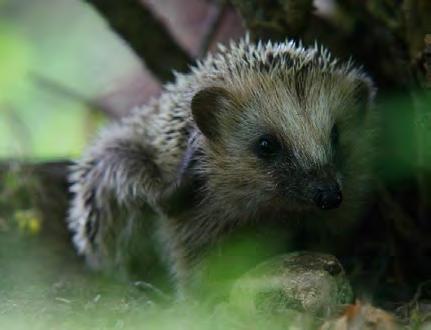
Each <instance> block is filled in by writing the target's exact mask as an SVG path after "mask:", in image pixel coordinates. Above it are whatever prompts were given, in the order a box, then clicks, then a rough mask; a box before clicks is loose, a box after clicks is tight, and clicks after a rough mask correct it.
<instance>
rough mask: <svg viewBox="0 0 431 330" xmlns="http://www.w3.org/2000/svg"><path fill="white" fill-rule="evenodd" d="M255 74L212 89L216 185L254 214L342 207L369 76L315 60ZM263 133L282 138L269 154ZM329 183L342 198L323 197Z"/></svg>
mask: <svg viewBox="0 0 431 330" xmlns="http://www.w3.org/2000/svg"><path fill="white" fill-rule="evenodd" d="M246 81H247V80H246ZM249 81H250V82H251V83H250V84H242V85H241V86H238V87H237V88H232V89H229V92H228V91H227V89H221V90H220V91H219V92H220V95H215V96H211V95H210V96H209V97H210V98H211V97H216V98H218V100H217V101H216V103H215V105H214V107H216V108H217V109H212V111H214V112H215V113H216V116H215V117H214V118H213V119H212V120H213V121H214V122H213V123H211V125H213V127H212V129H211V130H212V131H213V132H214V133H211V134H206V135H207V147H208V150H207V154H208V158H207V162H206V166H203V168H204V169H205V170H206V171H207V173H206V174H208V176H207V177H208V178H209V182H208V190H209V191H212V190H214V191H217V192H218V194H220V191H223V193H222V194H221V195H222V196H223V199H224V200H225V201H226V202H225V205H226V203H229V201H230V202H232V204H233V205H235V207H236V208H241V210H244V209H248V210H250V211H251V212H252V213H253V212H257V213H258V210H264V211H267V210H268V209H272V210H273V211H274V212H278V211H280V209H281V210H285V211H289V210H294V211H299V210H304V209H316V206H317V207H318V208H322V209H326V208H328V209H329V208H335V207H338V206H339V204H341V199H342V194H343V186H344V181H345V180H346V176H348V175H349V173H348V171H347V169H346V168H344V167H345V166H344V165H345V164H343V163H345V161H346V160H347V159H348V158H349V153H350V154H352V155H353V154H354V153H355V152H354V150H355V149H357V148H358V144H359V143H360V142H361V141H360V140H359V139H357V138H355V135H356V134H355V132H356V133H358V134H359V133H360V132H364V126H365V124H366V122H365V119H364V118H365V117H366V115H367V114H366V112H367V110H366V109H365V107H366V106H367V103H368V98H369V93H371V90H370V87H369V86H368V85H367V82H366V81H363V80H360V79H358V78H353V77H350V76H345V75H342V74H341V73H337V72H333V73H328V72H322V71H318V70H310V69H308V68H307V67H305V68H304V69H303V70H302V71H299V72H298V73H297V74H296V76H293V77H292V76H282V75H280V76H278V77H277V76H275V77H274V76H269V75H267V76H266V75H265V74H260V75H259V76H256V77H253V78H250V79H249ZM223 91H224V92H223ZM216 94H217V93H216ZM210 103H211V102H210ZM210 110H211V109H210ZM207 120H211V118H210V119H207ZM197 122H198V123H199V121H197ZM345 132H348V133H346V134H344V133H345ZM204 134H205V132H204ZM262 137H263V138H265V137H270V138H272V139H273V140H274V141H272V142H273V143H276V144H277V145H278V147H277V150H276V151H275V152H274V155H272V156H271V157H268V159H266V158H265V157H260V156H259V152H258V151H257V150H256V149H258V148H259V139H262ZM341 154H342V156H341ZM340 159H343V161H340ZM227 183H228V184H227ZM328 190H330V191H339V198H340V201H339V202H337V201H332V200H331V201H330V202H331V203H332V204H331V203H329V202H328V203H327V205H326V204H325V205H322V203H320V202H318V201H316V194H318V191H328ZM328 194H333V192H329V193H328ZM334 194H338V193H337V192H334ZM328 198H329V199H331V198H332V196H329V197H328ZM334 198H338V196H335V197H334ZM317 199H318V198H317ZM316 204H317V205H316Z"/></svg>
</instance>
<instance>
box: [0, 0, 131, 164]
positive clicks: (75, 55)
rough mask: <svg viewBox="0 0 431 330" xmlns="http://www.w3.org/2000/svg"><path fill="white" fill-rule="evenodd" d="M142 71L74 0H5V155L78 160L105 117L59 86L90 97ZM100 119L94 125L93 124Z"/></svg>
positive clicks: (0, 138) (1, 110) (0, 111)
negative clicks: (137, 71) (98, 114)
mask: <svg viewBox="0 0 431 330" xmlns="http://www.w3.org/2000/svg"><path fill="white" fill-rule="evenodd" d="M136 70H139V62H138V60H137V59H136V57H135V56H134V55H133V54H132V52H131V51H129V49H128V48H127V47H126V46H125V45H124V44H123V43H122V42H121V41H120V40H119V39H118V38H117V37H116V36H114V35H113V34H112V33H111V32H110V31H109V30H108V29H107V27H106V24H105V23H104V22H103V20H102V19H101V18H100V16H99V15H98V14H96V12H95V11H94V10H92V9H91V8H90V7H89V6H87V5H85V4H83V3H81V2H78V1H73V0H35V1H28V0H3V1H2V2H1V3H0V158H16V157H31V158H36V159H53V158H73V157H76V156H77V155H78V154H79V153H80V151H81V150H82V148H83V145H84V144H85V142H86V141H87V139H88V136H89V135H91V134H92V131H93V130H94V124H96V125H97V124H98V123H99V119H100V116H97V115H96V116H92V115H91V114H92V113H96V111H94V110H93V111H91V110H89V109H88V108H86V106H85V104H84V102H82V100H80V99H79V97H78V98H73V97H67V96H66V95H64V94H63V93H62V92H61V91H59V90H58V89H56V88H54V87H53V86H51V85H47V84H44V83H42V82H41V81H39V80H38V78H40V76H42V77H43V78H46V79H48V80H49V81H51V82H52V83H53V84H54V85H58V86H59V87H60V88H59V89H67V90H69V91H70V92H73V93H74V94H76V95H77V96H80V97H81V96H82V98H84V99H86V98H88V99H91V98H95V97H97V96H99V95H102V94H104V93H108V92H109V91H110V90H112V89H113V88H115V82H116V81H119V80H122V79H125V78H126V77H127V75H130V73H131V72H133V71H136ZM94 121H95V122H94Z"/></svg>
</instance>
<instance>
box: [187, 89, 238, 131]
mask: <svg viewBox="0 0 431 330" xmlns="http://www.w3.org/2000/svg"><path fill="white" fill-rule="evenodd" d="M191 107H192V115H193V119H194V120H195V122H196V124H197V126H198V128H199V129H200V130H201V132H202V133H203V134H204V135H205V136H206V137H207V138H208V139H214V138H215V137H217V135H218V134H219V132H220V124H221V122H220V119H221V117H222V116H223V114H224V113H226V111H229V110H232V109H233V108H234V107H235V100H234V98H233V96H232V94H231V93H229V92H228V91H227V90H226V89H224V88H222V87H208V88H205V89H203V90H201V91H199V92H198V93H196V95H195V96H194V97H193V99H192V103H191Z"/></svg>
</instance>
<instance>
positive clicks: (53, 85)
mask: <svg viewBox="0 0 431 330" xmlns="http://www.w3.org/2000/svg"><path fill="white" fill-rule="evenodd" d="M30 77H31V78H32V80H33V81H34V83H35V84H36V85H37V87H42V88H44V89H47V90H48V91H50V92H53V93H54V94H57V95H59V96H63V97H65V98H67V99H70V100H72V101H76V102H79V103H81V104H83V105H85V106H86V107H87V108H89V109H92V110H95V111H99V112H101V113H103V114H105V115H108V116H109V117H111V118H115V117H118V113H117V112H116V111H115V110H114V109H112V108H111V107H109V106H108V105H106V104H102V103H101V102H98V101H97V100H94V99H92V98H89V97H87V96H85V95H83V94H80V93H79V92H77V91H76V90H74V89H73V88H72V87H69V86H66V85H65V84H64V83H62V82H59V81H55V80H53V79H51V78H49V77H46V76H44V75H42V74H39V73H34V72H32V73H30Z"/></svg>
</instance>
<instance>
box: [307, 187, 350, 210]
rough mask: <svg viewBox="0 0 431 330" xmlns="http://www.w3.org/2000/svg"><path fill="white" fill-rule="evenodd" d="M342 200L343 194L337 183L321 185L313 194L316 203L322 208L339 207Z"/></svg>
mask: <svg viewBox="0 0 431 330" xmlns="http://www.w3.org/2000/svg"><path fill="white" fill-rule="evenodd" d="M342 200H343V195H342V193H341V190H340V186H339V185H338V184H337V183H335V184H321V185H319V186H318V187H316V191H315V193H314V196H313V201H314V203H315V204H316V205H317V206H318V207H319V208H321V209H322V210H329V209H334V208H337V207H339V206H340V204H341V202H342Z"/></svg>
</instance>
